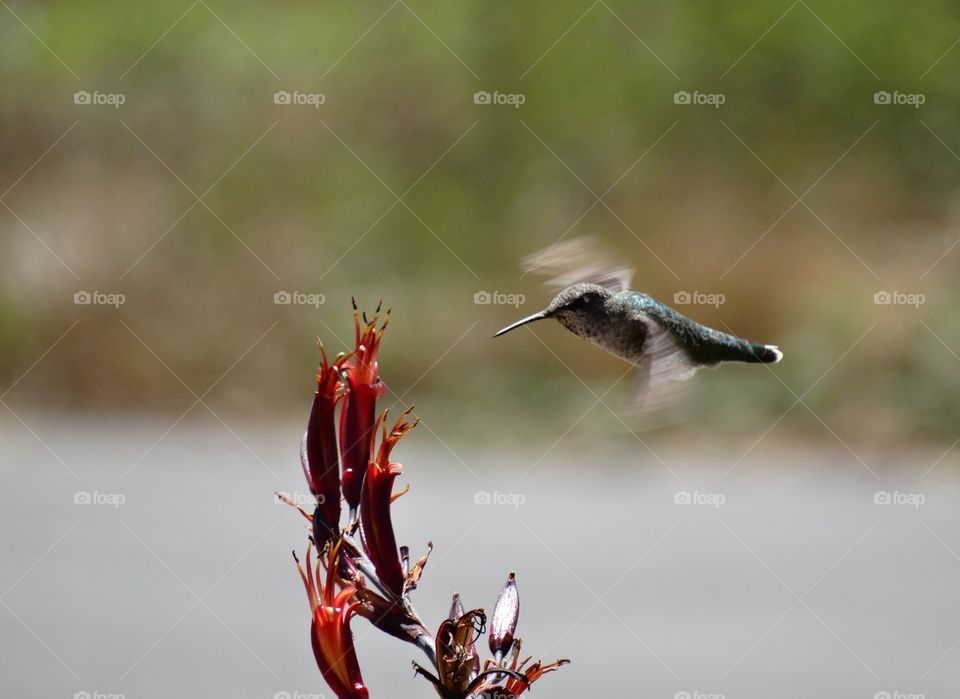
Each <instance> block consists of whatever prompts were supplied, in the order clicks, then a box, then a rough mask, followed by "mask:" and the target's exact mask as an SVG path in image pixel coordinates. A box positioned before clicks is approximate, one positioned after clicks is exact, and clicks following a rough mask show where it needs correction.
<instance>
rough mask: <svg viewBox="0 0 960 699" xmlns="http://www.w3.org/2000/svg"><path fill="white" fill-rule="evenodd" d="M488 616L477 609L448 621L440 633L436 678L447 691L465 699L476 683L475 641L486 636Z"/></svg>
mask: <svg viewBox="0 0 960 699" xmlns="http://www.w3.org/2000/svg"><path fill="white" fill-rule="evenodd" d="M486 621H487V617H486V615H485V614H484V613H483V610H482V609H474V610H471V611H469V612H466V613H465V614H462V615H460V616H459V617H458V618H457V619H447V620H446V621H444V622H443V623H442V624H440V628H439V630H438V631H437V673H438V675H437V677H438V680H439V683H440V684H441V685H442V686H443V688H444V690H445V691H447V692H448V693H450V695H452V696H462V695H465V693H466V692H467V688H468V687H470V683H471V682H472V681H473V678H474V672H475V669H474V668H475V667H477V663H478V661H479V657H478V656H477V651H476V641H477V639H478V638H479V637H480V635H481V634H482V633H483V630H484V626H485V625H486Z"/></svg>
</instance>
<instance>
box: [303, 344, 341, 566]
mask: <svg viewBox="0 0 960 699" xmlns="http://www.w3.org/2000/svg"><path fill="white" fill-rule="evenodd" d="M320 354H321V357H322V358H323V361H322V363H321V364H320V371H319V373H318V374H317V392H316V393H315V394H314V396H313V407H312V408H311V410H310V420H309V422H308V423H307V431H306V433H304V435H303V441H302V442H301V443H300V463H301V464H302V465H303V474H304V475H305V476H306V478H307V485H308V486H309V488H310V492H311V493H313V495H314V497H315V498H316V499H317V508H316V510H315V511H314V514H313V538H314V541H315V542H316V545H317V548H318V549H322V548H323V545H324V544H325V543H326V542H327V541H328V540H329V539H331V538H333V537H335V536H337V535H338V534H339V526H340V463H339V457H338V450H337V430H336V421H335V419H334V409H335V408H336V405H337V401H338V400H339V399H340V398H341V396H342V393H341V392H340V390H339V389H340V367H339V365H338V363H337V362H336V361H335V362H334V363H333V364H332V365H331V364H330V363H329V362H328V361H327V354H326V352H324V351H323V347H322V346H321V347H320Z"/></svg>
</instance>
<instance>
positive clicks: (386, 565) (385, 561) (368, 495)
mask: <svg viewBox="0 0 960 699" xmlns="http://www.w3.org/2000/svg"><path fill="white" fill-rule="evenodd" d="M409 414H410V411H409V410H408V411H406V412H405V413H403V415H401V416H400V419H398V420H397V422H396V424H395V425H394V426H393V429H392V430H391V431H390V433H389V434H387V426H386V424H385V423H384V419H385V418H386V413H384V414H383V415H381V416H380V417H379V418H378V419H377V422H376V424H375V425H374V431H373V432H374V436H376V428H377V427H379V426H380V424H381V423H383V437H382V439H381V443H380V449H379V451H378V452H377V455H376V458H375V459H372V460H371V461H370V463H369V465H368V466H367V473H366V475H365V476H364V479H363V488H362V490H361V494H360V536H361V538H362V540H363V548H364V550H365V551H366V552H367V556H368V557H369V558H370V560H371V561H372V562H373V567H374V570H376V572H377V578H379V580H380V583H381V585H382V586H383V587H384V588H385V589H387V590H389V591H390V592H392V593H393V594H394V595H396V597H397V598H400V597H402V596H403V593H404V582H405V580H406V576H405V575H404V572H403V564H402V563H401V562H400V551H399V549H398V548H397V539H396V536H395V535H394V533H393V522H392V521H391V519H390V503H391V502H393V499H394V495H393V481H394V480H395V479H396V477H397V476H399V475H400V472H401V471H402V466H401V465H400V464H397V463H392V462H391V461H390V452H391V451H392V449H393V447H394V446H395V445H396V443H397V442H398V441H399V440H400V438H401V437H403V435H405V434H406V433H407V432H409V431H410V430H412V429H413V428H414V427H415V426H416V424H417V423H416V421H413V422H406V421H405V418H406V417H407V416H408V415H409ZM371 441H372V440H371ZM371 451H373V448H372V446H371Z"/></svg>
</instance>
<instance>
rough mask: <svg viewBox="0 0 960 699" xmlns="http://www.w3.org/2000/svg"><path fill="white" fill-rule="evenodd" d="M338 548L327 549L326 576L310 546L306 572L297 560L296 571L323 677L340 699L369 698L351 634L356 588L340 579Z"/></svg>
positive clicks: (312, 643)
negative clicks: (313, 560) (305, 595)
mask: <svg viewBox="0 0 960 699" xmlns="http://www.w3.org/2000/svg"><path fill="white" fill-rule="evenodd" d="M339 548H340V547H339V545H338V544H335V545H333V546H331V547H329V548H328V549H327V559H326V568H327V571H326V576H325V577H324V575H323V572H322V571H321V569H320V560H319V557H318V560H317V566H316V569H314V567H313V565H312V563H311V560H310V546H308V547H307V556H306V571H304V569H303V568H302V567H301V566H300V561H297V570H298V571H299V572H300V577H301V579H302V580H303V584H304V587H305V588H306V590H307V599H308V600H309V602H310V611H311V614H312V622H311V625H310V642H311V645H312V646H313V655H314V658H316V661H317V667H319V668H320V674H322V675H323V679H324V680H325V681H326V682H327V684H328V685H330V688H331V689H332V690H333V691H334V692H335V693H336V695H337V697H338V698H339V699H367V697H369V696H370V695H369V692H368V691H367V687H366V684H365V683H364V681H363V677H362V675H361V674H360V663H359V662H358V660H357V653H356V650H355V649H354V645H353V633H352V632H351V631H350V619H351V617H353V615H354V614H355V613H356V611H357V607H358V606H359V604H360V603H359V602H358V601H357V600H356V599H355V598H354V593H355V588H354V587H353V586H352V585H349V584H344V582H343V580H342V579H341V577H340V551H339ZM294 559H296V554H294ZM338 585H339V586H340V591H339V592H337V586H338Z"/></svg>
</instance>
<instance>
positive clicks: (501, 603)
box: [490, 572, 520, 664]
mask: <svg viewBox="0 0 960 699" xmlns="http://www.w3.org/2000/svg"><path fill="white" fill-rule="evenodd" d="M519 618H520V593H519V592H518V591H517V576H516V573H512V572H511V573H510V575H509V576H508V577H507V582H506V584H504V586H503V589H502V590H500V594H499V595H498V596H497V603H496V604H495V605H494V606H493V615H492V616H491V617H490V652H491V653H492V654H493V657H494V658H495V659H496V661H497V663H498V664H499V663H500V662H501V661H502V660H503V657H504V656H505V655H506V654H507V653H509V652H510V647H511V646H512V645H513V634H514V633H516V630H517V621H518V620H519Z"/></svg>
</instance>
